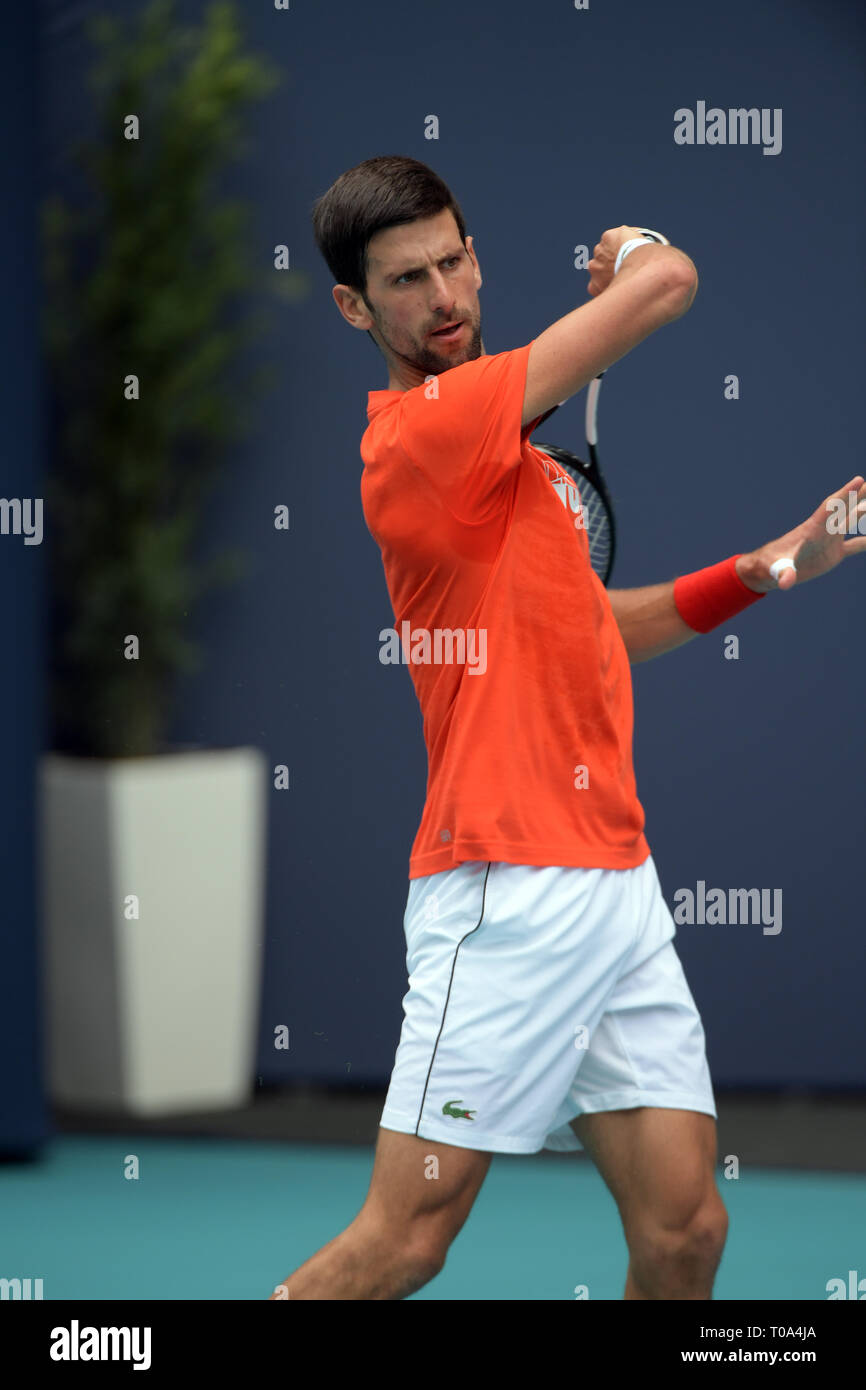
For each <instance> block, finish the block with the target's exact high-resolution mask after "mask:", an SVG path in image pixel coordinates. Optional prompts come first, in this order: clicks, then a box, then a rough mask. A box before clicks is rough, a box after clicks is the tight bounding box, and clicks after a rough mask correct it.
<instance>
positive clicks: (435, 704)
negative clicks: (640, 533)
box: [361, 343, 650, 879]
mask: <svg viewBox="0 0 866 1390" xmlns="http://www.w3.org/2000/svg"><path fill="white" fill-rule="evenodd" d="M531 346H532V344H531V343H528V344H527V345H526V346H525V347H521V348H517V349H515V350H514V351H513V352H501V353H497V354H495V355H494V356H489V355H487V356H482V357H479V358H477V359H476V360H475V361H474V362H465V363H463V364H461V365H460V366H457V367H452V368H450V369H449V370H448V371H445V372H443V373H442V374H441V375H440V376H438V377H436V378H433V379H432V380H431V381H429V382H425V383H423V384H422V385H420V386H415V387H413V388H412V389H411V390H409V391H371V392H370V393H369V400H368V405H367V418H368V420H369V425H368V427H367V429H366V431H365V433H364V437H363V439H362V441H361V457H362V459H363V461H364V471H363V475H362V479H361V500H362V504H363V508H364V518H365V520H366V523H367V526H368V528H369V530H370V533H371V535H372V536H373V538H374V540H375V541H376V542H377V543H378V545H379V548H380V549H381V552H382V563H383V565H384V569H385V579H386V582H387V585H388V592H389V595H390V598H391V604H392V607H393V609H394V629H392V632H393V634H394V635H393V636H392V637H391V638H390V640H389V638H388V636H387V630H386V636H385V637H384V638H382V639H380V640H381V646H380V653H379V656H380V660H383V661H386V660H393V661H402V662H406V663H407V664H408V670H409V673H410V675H411V677H412V681H413V684H414V686H415V691H416V694H417V696H418V701H419V704H420V706H421V714H422V717H423V721H424V741H425V743H426V746H427V763H428V775H427V798H426V802H425V805H424V812H423V815H422V818H421V824H420V826H419V829H418V833H417V835H416V837H415V842H414V844H413V846H412V852H411V857H410V861H409V878H410V879H413V878H420V877H422V876H424V875H426V874H432V873H438V872H439V871H440V870H442V869H450V868H452V867H453V866H454V865H455V864H458V863H460V862H461V861H463V860H468V859H480V860H505V861H506V862H508V863H512V864H533V865H544V864H558V865H564V866H577V867H583V868H603V869H628V868H633V867H635V866H636V865H638V864H642V863H643V861H644V860H645V859H646V858H647V856H648V854H649V852H650V850H649V845H648V844H647V841H646V840H645V838H644V835H643V826H644V813H643V808H642V807H641V804H640V802H639V801H638V799H637V792H636V788H635V777H634V770H633V766H632V725H633V711H632V686H631V671H630V668H629V661H628V656H627V653H626V650H625V646H624V644H623V640H622V637H621V635H620V632H619V628H618V627H617V624H616V620H615V619H614V616H613V612H612V610H611V606H610V601H609V599H608V597H607V593H606V591H605V588H604V585H603V584H602V583H601V582H600V580H599V579H598V577H597V575H596V574H595V572H594V571H593V569H592V566H591V565H590V561H589V545H588V542H587V536H586V531H585V530H584V529H583V527H582V520H581V516H580V509H579V499H578V498H577V495H576V490H575V488H574V484H573V483H572V482H571V480H570V479H569V478H568V476H567V475H566V474H565V473H564V472H563V470H561V469H560V468H559V467H558V465H557V464H556V463H554V462H553V460H552V459H550V458H549V457H548V455H546V454H543V453H541V452H540V451H539V450H538V449H534V448H533V446H532V445H531V444H530V443H529V434H530V432H531V430H532V429H533V427H534V425H535V423H537V422H535V421H534V422H532V423H531V424H529V425H528V426H527V427H526V428H525V429H523V430H521V425H520V421H521V415H522V413H523V396H524V389H525V385H526V369H527V362H528V359H529V349H530V347H531Z"/></svg>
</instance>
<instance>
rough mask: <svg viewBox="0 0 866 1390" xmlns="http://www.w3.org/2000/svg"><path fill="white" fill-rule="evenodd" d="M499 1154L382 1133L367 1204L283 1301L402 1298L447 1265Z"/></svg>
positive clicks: (292, 1283) (287, 1282) (284, 1290)
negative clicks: (448, 1254) (494, 1155)
mask: <svg viewBox="0 0 866 1390" xmlns="http://www.w3.org/2000/svg"><path fill="white" fill-rule="evenodd" d="M491 1158H492V1155H491V1154H490V1153H486V1152H480V1151H478V1150H475V1149H460V1148H457V1147H455V1146H454V1145H452V1144H440V1143H434V1142H433V1141H432V1140H430V1139H420V1138H418V1137H417V1135H413V1134H398V1133H396V1132H395V1131H393V1130H387V1129H380V1130H379V1138H378V1142H377V1144H376V1159H375V1163H374V1165H373V1176H372V1178H371V1180H370V1190H369V1192H368V1194H367V1198H366V1201H365V1202H364V1205H363V1207H362V1208H361V1210H360V1212H359V1213H358V1215H357V1216H356V1217H355V1219H354V1221H353V1222H352V1223H351V1225H349V1226H347V1227H346V1229H345V1230H344V1231H342V1232H341V1233H340V1235H338V1236H336V1237H335V1238H334V1240H331V1241H329V1242H328V1244H327V1245H324V1246H322V1249H321V1250H318V1251H317V1252H316V1254H315V1255H313V1256H311V1258H310V1259H309V1260H307V1261H306V1262H305V1263H304V1264H302V1265H301V1266H300V1268H299V1269H296V1270H295V1272H294V1274H292V1275H290V1276H289V1277H288V1278H287V1279H284V1280H283V1283H282V1284H281V1285H278V1286H277V1288H276V1289H275V1290H274V1292H273V1293H272V1294H271V1296H270V1299H269V1302H270V1301H276V1300H280V1299H288V1300H292V1299H401V1298H408V1297H409V1295H410V1294H412V1293H415V1292H416V1290H418V1289H420V1288H422V1287H423V1286H424V1284H427V1283H429V1281H430V1280H431V1279H432V1278H433V1277H434V1276H435V1275H436V1274H438V1272H439V1270H440V1269H441V1268H442V1266H443V1264H444V1263H445V1256H446V1253H447V1251H448V1247H449V1246H450V1244H451V1242H452V1241H453V1239H454V1237H455V1236H456V1235H457V1232H458V1231H459V1230H460V1228H461V1226H462V1225H463V1223H464V1221H465V1220H466V1218H467V1216H468V1215H469V1212H470V1210H471V1207H472V1203H473V1202H474V1200H475V1198H476V1196H477V1194H478V1191H479V1189H480V1187H481V1184H482V1182H483V1181H484V1178H485V1176H486V1174H487V1170H488V1168H489V1167H490V1161H491Z"/></svg>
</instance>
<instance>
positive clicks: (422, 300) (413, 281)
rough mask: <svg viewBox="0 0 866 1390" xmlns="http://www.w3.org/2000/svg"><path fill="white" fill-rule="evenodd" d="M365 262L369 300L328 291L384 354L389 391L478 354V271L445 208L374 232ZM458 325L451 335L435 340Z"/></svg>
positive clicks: (468, 246) (340, 288)
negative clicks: (370, 336) (446, 328)
mask: <svg viewBox="0 0 866 1390" xmlns="http://www.w3.org/2000/svg"><path fill="white" fill-rule="evenodd" d="M367 261H368V274H367V288H366V292H365V299H366V303H365V300H364V299H362V298H361V296H360V294H359V293H358V292H357V291H354V292H353V291H352V290H350V289H349V288H348V286H346V285H337V286H335V288H334V292H333V293H334V298H335V300H336V302H337V305H338V307H339V308H340V311H341V313H342V314H343V317H344V318H346V319H347V320H348V322H349V323H351V324H352V326H353V327H354V328H361V329H364V330H369V331H370V332H371V333H372V335H373V338H374V339H375V341H376V342H377V343H378V345H379V347H380V348H381V350H382V352H383V353H384V355H385V359H386V361H387V363H388V369H389V382H388V385H389V389H391V390H408V389H409V388H410V387H412V386H417V385H419V384H420V383H421V382H423V381H424V379H425V378H426V377H427V376H431V375H432V376H436V375H438V374H439V373H440V372H446V371H447V370H448V369H449V367H456V366H458V365H459V363H461V362H471V361H474V360H475V358H477V357H480V356H481V355H482V353H483V352H484V345H483V343H482V341H481V308H480V305H479V303H478V290H479V289H480V288H481V272H480V270H479V269H478V262H477V260H476V258H475V253H474V251H473V250H472V238H471V237H467V238H466V245H465V246H464V245H463V244H462V243H461V241H460V233H459V232H458V230H457V223H456V222H455V220H454V214H453V213H452V212H451V210H450V208H443V210H442V211H441V212H439V213H437V214H436V216H435V217H427V218H423V219H421V220H419V221H417V222H409V223H406V224H405V225H404V226H401V227H388V228H386V230H385V231H383V232H378V233H377V234H376V236H374V237H373V238H372V240H371V241H370V244H369V246H368V248H367ZM457 322H459V323H460V328H459V329H458V330H457V331H456V332H454V333H448V334H439V335H438V336H437V334H436V330H437V329H441V328H443V327H444V326H445V325H446V324H453V323H457Z"/></svg>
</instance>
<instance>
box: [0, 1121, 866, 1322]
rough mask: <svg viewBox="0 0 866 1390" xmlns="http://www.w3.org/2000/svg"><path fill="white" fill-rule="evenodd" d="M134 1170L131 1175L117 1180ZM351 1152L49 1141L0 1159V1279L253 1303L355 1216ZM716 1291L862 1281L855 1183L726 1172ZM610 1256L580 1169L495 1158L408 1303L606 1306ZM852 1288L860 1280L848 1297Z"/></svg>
mask: <svg viewBox="0 0 866 1390" xmlns="http://www.w3.org/2000/svg"><path fill="white" fill-rule="evenodd" d="M131 1158H133V1159H137V1161H138V1162H137V1166H138V1172H139V1176H138V1178H137V1179H130V1178H128V1177H125V1176H124V1173H125V1172H126V1171H129V1169H130V1167H131V1166H132V1164H131V1162H130V1159H131ZM372 1161H373V1151H372V1149H371V1148H370V1149H368V1148H365V1147H358V1146H357V1145H356V1146H347V1147H345V1148H341V1147H338V1146H334V1145H330V1144H328V1145H312V1144H296V1143H277V1142H273V1141H267V1142H253V1141H237V1140H222V1139H214V1138H176V1137H171V1138H154V1137H152V1136H145V1135H142V1134H137V1135H136V1134H133V1135H128V1136H126V1137H124V1136H123V1135H111V1136H103V1135H99V1136H93V1135H84V1136H78V1135H68V1134H64V1135H61V1136H59V1137H58V1138H56V1139H54V1140H53V1141H52V1142H51V1143H50V1144H49V1145H48V1146H46V1149H45V1151H44V1154H43V1156H42V1157H40V1158H38V1159H36V1160H33V1161H32V1162H27V1163H4V1164H3V1165H2V1166H0V1224H2V1254H0V1262H2V1268H0V1277H3V1278H7V1279H8V1278H22V1279H24V1278H30V1279H31V1280H33V1279H40V1278H41V1279H42V1281H43V1284H42V1289H43V1297H44V1298H45V1299H46V1300H48V1299H145V1300H146V1299H170V1300H178V1299H205V1300H207V1299H260V1300H266V1299H267V1298H268V1297H269V1295H270V1293H271V1291H272V1290H273V1288H274V1286H275V1285H276V1284H277V1283H279V1282H280V1281H281V1280H282V1279H284V1278H285V1277H286V1276H287V1275H288V1274H290V1273H291V1272H292V1271H293V1270H294V1269H296V1268H297V1266H298V1265H300V1264H301V1263H302V1262H303V1261H304V1260H305V1259H307V1258H308V1257H309V1256H310V1255H312V1254H313V1253H314V1252H315V1251H316V1250H317V1249H319V1248H320V1247H321V1246H322V1245H324V1244H325V1243H326V1242H327V1241H329V1240H331V1239H332V1238H333V1237H334V1236H335V1235H337V1234H338V1232H339V1231H341V1230H342V1229H343V1228H344V1227H345V1226H346V1225H348V1223H349V1222H350V1221H351V1220H352V1218H353V1217H354V1216H355V1215H356V1213H357V1211H358V1209H359V1207H360V1206H361V1204H362V1202H363V1200H364V1197H365V1195H366V1192H367V1188H368V1184H369V1179H370V1173H371V1170H372ZM717 1180H718V1185H719V1189H720V1191H721V1194H722V1197H723V1199H724V1201H725V1205H726V1206H727V1208H728V1212H729V1215H730V1231H729V1235H728V1242H727V1246H726V1249H725V1253H724V1256H723V1259H722V1264H721V1267H720V1270H719V1273H718V1276H717V1280H716V1287H715V1298H716V1299H717V1300H723V1299H749V1300H761V1299H768V1300H775V1299H807V1300H812V1299H814V1300H826V1299H827V1297H828V1293H827V1284H828V1281H830V1280H833V1279H841V1280H843V1281H844V1282H845V1284H846V1286H847V1284H848V1282H849V1271H850V1270H852V1269H855V1270H858V1271H859V1275H858V1277H860V1278H863V1277H864V1276H866V1239H864V1232H866V1176H863V1175H860V1174H856V1173H852V1174H849V1173H834V1172H822V1173H818V1172H815V1173H809V1172H803V1171H791V1170H787V1169H786V1170H780V1169H768V1168H760V1169H749V1168H744V1167H741V1169H740V1176H739V1178H738V1179H737V1180H730V1181H729V1180H726V1179H725V1178H724V1177H723V1176H722V1173H721V1169H719V1170H718V1171H717ZM626 1264H627V1252H626V1246H625V1241H624V1239H623V1235H622V1230H621V1227H620V1222H619V1215H618V1212H617V1209H616V1206H615V1204H614V1201H613V1198H612V1197H611V1196H610V1194H609V1193H608V1191H607V1188H606V1187H605V1185H604V1183H603V1181H602V1179H601V1177H600V1176H599V1174H598V1173H597V1171H596V1169H595V1168H594V1167H593V1166H592V1164H591V1163H590V1162H589V1161H588V1160H587V1159H581V1158H576V1157H575V1158H572V1157H559V1156H557V1157H556V1158H555V1159H551V1158H549V1157H543V1158H540V1157H537V1156H531V1157H513V1156H510V1155H496V1156H494V1159H493V1162H492V1164H491V1167H490V1171H489V1173H488V1176H487V1178H486V1180H485V1182H484V1185H483V1187H482V1189H481V1192H480V1193H479V1196H478V1198H477V1199H476V1202H475V1205H474V1207H473V1209H472V1211H471V1213H470V1215H469V1218H468V1220H467V1222H466V1225H465V1226H464V1227H463V1230H462V1231H461V1232H460V1235H459V1236H458V1237H457V1239H456V1241H455V1242H454V1244H453V1245H452V1247H451V1250H450V1252H449V1256H448V1260H447V1263H446V1265H445V1267H444V1269H443V1270H442V1272H441V1273H440V1274H439V1275H438V1276H437V1278H436V1279H434V1280H433V1281H432V1282H431V1283H430V1284H428V1285H426V1286H425V1287H424V1288H423V1289H422V1290H420V1291H419V1292H418V1293H417V1294H415V1295H414V1297H415V1298H418V1299H434V1300H435V1299H444V1300H460V1301H468V1300H472V1299H481V1300H487V1299H494V1300H498V1299H504V1300H516V1299H519V1300H524V1299H543V1300H557V1299H574V1298H575V1296H576V1295H575V1290H576V1289H577V1288H579V1287H580V1286H585V1287H586V1289H587V1291H588V1296H589V1298H590V1299H608V1300H610V1299H621V1298H622V1293H623V1287H624V1282H625V1272H626ZM864 1287H866V1286H864Z"/></svg>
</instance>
